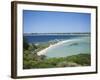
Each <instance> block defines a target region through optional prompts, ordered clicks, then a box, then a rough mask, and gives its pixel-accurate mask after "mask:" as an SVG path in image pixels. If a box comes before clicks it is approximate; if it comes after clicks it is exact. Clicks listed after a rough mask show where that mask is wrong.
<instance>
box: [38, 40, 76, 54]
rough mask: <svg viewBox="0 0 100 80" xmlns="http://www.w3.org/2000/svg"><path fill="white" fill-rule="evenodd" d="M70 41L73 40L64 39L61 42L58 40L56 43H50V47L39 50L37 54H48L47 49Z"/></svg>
mask: <svg viewBox="0 0 100 80" xmlns="http://www.w3.org/2000/svg"><path fill="white" fill-rule="evenodd" d="M74 40H75V39H74ZM70 41H73V40H64V41H60V42H58V43H56V44H54V45H50V46H49V47H47V48H45V49H43V50H41V51H39V52H37V55H44V54H46V52H47V50H49V49H52V48H54V47H56V46H59V45H62V44H64V43H67V42H70Z"/></svg>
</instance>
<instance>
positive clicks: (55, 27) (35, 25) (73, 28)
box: [23, 10, 91, 33]
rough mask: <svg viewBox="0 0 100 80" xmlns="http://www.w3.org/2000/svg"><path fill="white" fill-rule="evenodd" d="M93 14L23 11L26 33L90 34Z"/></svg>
mask: <svg viewBox="0 0 100 80" xmlns="http://www.w3.org/2000/svg"><path fill="white" fill-rule="evenodd" d="M90 26H91V14H90V13H75V12H54V11H33V10H23V27H24V28H23V29H24V33H72V32H90Z"/></svg>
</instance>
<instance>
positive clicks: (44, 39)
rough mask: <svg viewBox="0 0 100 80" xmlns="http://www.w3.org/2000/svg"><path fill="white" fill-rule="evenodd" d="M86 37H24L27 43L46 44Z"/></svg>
mask: <svg viewBox="0 0 100 80" xmlns="http://www.w3.org/2000/svg"><path fill="white" fill-rule="evenodd" d="M85 36H87V35H33V36H24V38H25V39H26V40H27V42H28V43H38V42H48V41H52V40H67V39H75V38H80V37H85Z"/></svg>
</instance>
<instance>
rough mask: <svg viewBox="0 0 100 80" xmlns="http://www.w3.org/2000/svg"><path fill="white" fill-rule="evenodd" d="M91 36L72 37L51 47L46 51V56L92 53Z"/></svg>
mask: <svg viewBox="0 0 100 80" xmlns="http://www.w3.org/2000/svg"><path fill="white" fill-rule="evenodd" d="M90 51H91V50H90V37H83V38H77V39H73V40H72V39H71V41H69V42H66V43H64V44H61V45H58V46H56V47H53V48H50V49H48V50H47V51H46V54H45V55H46V56H47V57H48V58H50V57H65V56H70V55H76V54H81V53H87V54H90Z"/></svg>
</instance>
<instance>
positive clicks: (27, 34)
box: [23, 32, 91, 36]
mask: <svg viewBox="0 0 100 80" xmlns="http://www.w3.org/2000/svg"><path fill="white" fill-rule="evenodd" d="M90 34H91V33H90V32H86V33H85V32H84V33H79V32H77V33H24V34H23V35H24V36H34V35H90Z"/></svg>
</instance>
